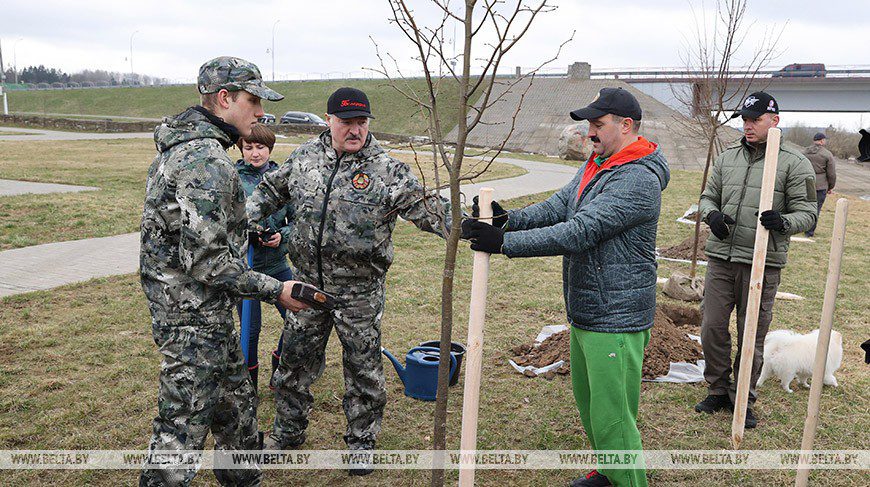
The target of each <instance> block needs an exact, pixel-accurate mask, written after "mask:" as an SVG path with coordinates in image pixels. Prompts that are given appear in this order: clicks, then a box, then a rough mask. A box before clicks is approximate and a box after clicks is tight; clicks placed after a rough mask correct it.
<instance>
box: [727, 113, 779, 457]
mask: <svg viewBox="0 0 870 487" xmlns="http://www.w3.org/2000/svg"><path fill="white" fill-rule="evenodd" d="M781 137H782V132H781V131H780V130H779V129H778V128H776V127H773V128H771V129H769V130H768V131H767V151H766V152H765V153H764V173H762V176H761V197H760V199H759V202H758V214H759V215H761V213H762V212H765V211H767V210H769V209H770V208H771V206H772V205H773V190H774V185H775V183H776V166H777V162H779V142H780V139H781ZM769 237H770V232H768V231H767V229H766V228H764V227H763V226H762V225H761V221H758V220H756V222H755V249H754V251H753V253H752V271H751V273H750V275H749V297H748V299H747V303H746V321H745V322H744V323H743V343H742V344H741V346H740V372H739V373H738V375H737V397H736V399H735V400H734V417H733V419H732V421H731V446H732V447H733V448H734V449H735V450H736V449H738V448H740V443H741V442H742V441H743V430H744V426H745V425H746V408H747V405H748V404H747V403H748V401H749V382H750V379H751V377H752V359H753V355H755V334H756V331H757V329H758V312H759V308H760V307H761V288H762V287H763V285H764V265H765V264H766V262H767V240H768V238H769Z"/></svg>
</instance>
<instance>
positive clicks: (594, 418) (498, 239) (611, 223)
mask: <svg viewBox="0 0 870 487" xmlns="http://www.w3.org/2000/svg"><path fill="white" fill-rule="evenodd" d="M641 115H642V112H641V109H640V104H639V103H638V101H637V99H635V97H634V96H633V95H632V94H631V93H629V92H628V91H627V90H623V89H620V88H604V89H602V90H601V91H600V92H599V94H598V96H597V97H596V98H595V100H593V102H592V104H590V105H589V106H587V107H585V108H582V109H580V110H575V111H573V112H571V118H573V119H574V120H588V121H589V138H590V140H592V143H593V148H594V153H593V154H592V156H591V157H590V158H589V160H588V161H587V162H586V165H585V166H584V167H583V168H582V169H581V170H580V171H578V172H577V175H576V176H574V178H573V179H572V180H571V182H570V183H568V184H567V185H566V186H565V187H563V188H562V189H561V190H559V191H557V192H556V193H555V194H554V195H553V196H551V197H550V198H548V199H547V200H546V201H543V202H541V203H537V204H534V205H531V206H528V207H526V208H523V209H519V210H511V211H507V212H506V211H505V210H503V209H502V207H501V205H499V204H498V203H495V202H493V204H492V209H493V217H494V218H493V225H488V224H485V223H482V222H478V221H476V220H471V219H469V220H465V221H464V222H463V224H462V233H463V237H464V238H467V239H470V240H471V242H472V244H471V248H472V249H474V250H480V251H483V252H489V253H503V254H505V255H507V256H508V257H533V256H546V255H561V256H563V260H562V263H563V264H562V276H563V278H562V279H563V289H564V296H565V306H566V308H567V311H568V322H569V323H570V324H571V382H572V386H573V390H574V399H575V401H576V403H577V409H578V410H579V412H580V419H581V421H582V422H583V429H584V430H585V431H586V436H587V437H588V438H589V443H590V445H591V446H592V449H594V450H633V451H638V450H642V449H643V446H642V443H641V438H640V431H638V429H637V411H638V406H639V402H640V381H641V365H642V363H643V350H644V348H645V347H646V345H647V343H648V342H649V337H650V331H649V329H650V328H652V326H653V318H654V315H655V305H656V262H655V241H656V229H657V227H658V219H659V212H660V210H661V196H662V190H663V189H664V188H665V187H666V186H667V184H668V180H669V179H670V171H669V169H668V164H667V162H666V161H665V158H664V156H663V155H662V152H661V150H660V149H659V148H658V147H657V146H656V144H653V143H652V142H649V141H647V140H646V139H645V138H643V137H641V136H639V135H638V129H639V128H640V120H641ZM476 213H477V214H479V211H478V212H476ZM472 215H475V209H474V207H472ZM571 485H572V486H606V485H630V486H645V485H647V480H646V473H645V471H644V469H643V468H642V467H641V468H636V469H606V468H601V469H600V471H598V470H593V471H592V472H590V473H588V474H586V475H584V476H583V477H580V478H578V479H576V480H575V481H574V482H573V483H572V484H571Z"/></svg>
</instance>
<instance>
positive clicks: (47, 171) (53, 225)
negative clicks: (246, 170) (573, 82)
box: [0, 139, 525, 250]
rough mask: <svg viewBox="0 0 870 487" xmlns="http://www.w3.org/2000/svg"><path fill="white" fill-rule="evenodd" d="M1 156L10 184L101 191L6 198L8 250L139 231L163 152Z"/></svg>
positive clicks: (2, 214) (507, 173)
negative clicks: (155, 163)
mask: <svg viewBox="0 0 870 487" xmlns="http://www.w3.org/2000/svg"><path fill="white" fill-rule="evenodd" d="M293 140H298V139H293ZM295 147H296V145H293V144H289V143H282V144H279V145H276V147H275V151H274V152H273V153H272V159H273V160H275V161H277V162H279V163H281V162H283V161H284V160H285V159H286V158H287V156H289V155H290V153H291V152H292V151H293V149H294V148H295ZM0 154H2V155H0V178H2V179H17V180H24V181H36V182H45V183H61V184H77V185H83V186H95V187H98V188H100V190H99V191H87V192H82V193H53V194H43V195H32V194H28V195H20V196H6V197H2V198H0V201H2V204H0V229H2V231H0V250H8V249H12V248H18V247H27V246H30V245H37V244H43V243H49V242H61V241H67V240H78V239H83V238H94V237H107V236H111V235H119V234H123V233H128V232H135V231H138V230H139V220H140V217H141V212H142V201H143V199H144V196H145V178H146V176H147V173H148V166H149V165H150V164H151V161H152V160H153V158H154V154H155V151H154V143H153V142H152V141H150V140H148V139H128V140H94V141H74V142H69V141H64V142H46V141H36V142H12V141H0ZM229 154H230V157H231V158H233V159H237V158H239V157H240V153H239V151H238V150H237V149H235V148H232V149H230V153H229ZM396 156H397V157H399V159H401V160H403V161H405V162H408V163H409V164H411V167H412V170H413V171H414V172H415V174H417V176H418V177H419V176H420V171H419V170H418V169H417V167H416V165H415V164H413V160H412V159H411V156H409V155H406V154H396ZM421 160H422V161H425V160H423V159H421ZM429 160H431V159H429ZM430 166H431V165H430V164H425V162H424V163H423V168H424V170H426V171H427V173H426V174H427V178H428V181H433V175H434V169H433V168H432V167H430ZM521 174H525V170H524V169H522V168H519V167H517V166H513V165H510V164H503V163H496V164H493V165H492V167H491V168H490V171H489V172H487V173H486V174H484V175H483V176H482V177H481V178H479V179H478V181H488V180H492V179H501V178H505V177H513V176H519V175H521ZM443 176H444V174H442V177H443ZM432 184H434V182H433V183H432Z"/></svg>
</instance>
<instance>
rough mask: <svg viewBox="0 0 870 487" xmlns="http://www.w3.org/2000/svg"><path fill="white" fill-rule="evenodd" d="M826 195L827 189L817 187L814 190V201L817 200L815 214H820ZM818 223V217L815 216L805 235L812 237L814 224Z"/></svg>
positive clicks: (814, 228) (814, 229) (818, 215)
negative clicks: (811, 226) (814, 220)
mask: <svg viewBox="0 0 870 487" xmlns="http://www.w3.org/2000/svg"><path fill="white" fill-rule="evenodd" d="M827 197H828V190H826V189H817V190H816V201H817V202H818V208H816V216H817V217H821V216H822V205H824V204H825V198H827ZM818 223H819V219H818V218H816V222H815V223H813V228H810V229H809V230H808V231H807V236H808V237H812V236H813V235H814V234H815V233H816V225H817V224H818Z"/></svg>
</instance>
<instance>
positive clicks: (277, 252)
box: [236, 123, 293, 390]
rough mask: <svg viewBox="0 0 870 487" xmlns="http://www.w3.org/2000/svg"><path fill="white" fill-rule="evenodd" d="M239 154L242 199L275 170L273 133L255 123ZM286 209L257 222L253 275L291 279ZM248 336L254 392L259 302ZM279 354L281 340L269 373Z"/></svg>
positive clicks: (253, 309)
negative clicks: (270, 158) (257, 230)
mask: <svg viewBox="0 0 870 487" xmlns="http://www.w3.org/2000/svg"><path fill="white" fill-rule="evenodd" d="M237 145H238V147H239V150H240V151H242V158H241V159H239V160H238V162H236V170H237V171H238V172H239V179H240V180H241V182H242V187H243V188H244V191H245V196H250V195H251V193H253V192H254V188H256V187H257V185H258V184H260V181H262V180H263V176H264V175H265V174H266V173H268V172H271V171H276V170H277V169H278V164H276V163H275V162H273V161H271V160H269V156H270V155H271V154H272V149H273V148H274V147H275V134H274V133H273V132H272V131H271V130H270V129H269V128H268V127H266V126H265V125H262V124H259V123H258V124H256V125H254V126H253V128H252V130H251V135H250V136H249V137H247V138H244V139H242V138H240V139H239V141H238V143H237ZM288 217H289V208H287V207H285V208H282V209H280V210H278V211H277V212H275V213H273V214H272V215H270V216H269V217H267V218H265V219H264V220H262V221H261V222H260V225H261V226H262V227H263V228H264V229H265V230H266V231H265V232H261V233H259V234H254V235H252V237H251V239H250V245H252V246H253V252H254V256H253V265H252V268H253V269H254V270H255V271H257V272H262V273H263V274H266V275H269V276H272V277H274V278H275V279H278V280H279V281H289V280H291V279H293V273H292V272H291V270H290V265H289V263H288V261H287V241H288V240H287V237H288V235H289V232H290V229H291V226H290V224H289V218H288ZM275 308H277V309H278V312H279V313H280V314H281V318H282V319H283V318H284V317H285V315H286V310H285V309H284V308H283V307H282V306H280V305H278V304H276V305H275ZM241 314H242V305H241V304H239V316H241ZM249 325H250V333H249V335H248V343H247V344H242V348H243V349H247V351H248V356H247V357H248V372H249V373H250V374H251V381H252V382H253V383H254V389H255V390H256V389H257V373H258V370H259V365H260V364H259V360H258V359H257V346H258V344H259V341H260V328H261V326H262V311H261V308H260V302H259V301H252V302H251V316H250V324H249ZM282 338H283V337H282ZM280 353H281V340H279V341H278V347H277V348H276V349H275V350H274V351H273V352H272V371H273V372H274V370H275V368H276V367H277V366H278V357H280Z"/></svg>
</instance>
